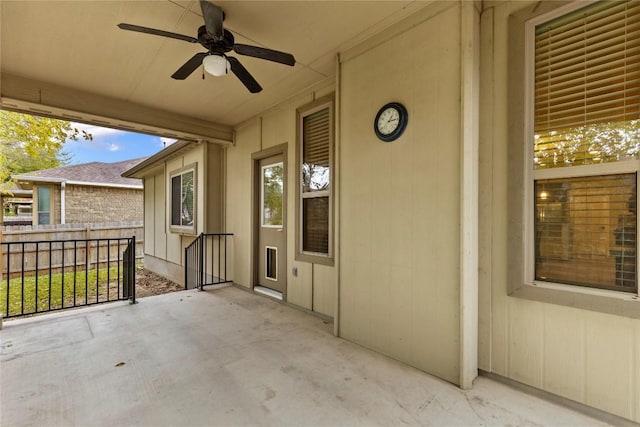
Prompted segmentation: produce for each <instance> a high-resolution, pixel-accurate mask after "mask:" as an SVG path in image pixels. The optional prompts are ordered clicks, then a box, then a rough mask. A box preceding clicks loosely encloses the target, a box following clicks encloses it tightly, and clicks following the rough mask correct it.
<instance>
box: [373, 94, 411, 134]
mask: <svg viewBox="0 0 640 427" xmlns="http://www.w3.org/2000/svg"><path fill="white" fill-rule="evenodd" d="M407 120H408V114H407V109H406V108H405V107H404V105H402V104H400V103H398V102H390V103H388V104H386V105H384V106H383V107H382V108H381V109H380V110H379V111H378V114H377V115H376V118H375V120H374V121H373V130H374V132H375V133H376V136H377V137H378V139H379V140H380V141H384V142H391V141H395V140H396V139H398V138H399V137H400V135H402V133H403V132H404V130H405V128H406V127H407Z"/></svg>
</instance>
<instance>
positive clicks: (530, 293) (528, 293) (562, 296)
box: [509, 282, 640, 319]
mask: <svg viewBox="0 0 640 427" xmlns="http://www.w3.org/2000/svg"><path fill="white" fill-rule="evenodd" d="M509 295H510V296H512V297H516V298H522V299H528V300H533V301H538V302H543V303H548V304H556V305H562V306H567V307H572V308H577V309H582V310H590V311H596V312H599V313H605V314H613V315H616V316H622V317H629V318H632V319H640V298H639V297H638V295H637V294H629V293H625V292H616V291H608V290H604V289H594V288H581V287H575V286H569V285H561V284H555V283H546V282H545V283H541V282H533V283H530V284H525V285H524V286H521V287H519V288H518V289H515V290H513V291H512V292H511V293H510V294H509Z"/></svg>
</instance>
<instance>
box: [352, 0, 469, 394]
mask: <svg viewBox="0 0 640 427" xmlns="http://www.w3.org/2000/svg"><path fill="white" fill-rule="evenodd" d="M436 7H437V9H438V10H436V9H431V10H430V11H429V12H430V13H427V14H423V15H424V19H423V20H422V21H421V22H418V23H416V24H415V25H411V26H409V27H408V28H407V29H406V30H405V31H402V32H400V33H399V34H398V35H397V36H395V37H392V38H390V39H386V40H384V41H383V42H381V43H379V44H375V45H374V47H372V48H370V49H368V50H365V51H363V52H362V53H360V54H358V55H357V56H355V57H353V58H349V57H347V59H346V61H345V62H344V63H343V64H342V66H341V86H340V87H341V96H340V99H341V102H342V103H341V105H340V109H341V116H340V121H341V128H342V134H341V135H340V144H341V148H340V157H341V159H340V162H341V169H340V173H341V189H340V191H341V198H340V204H341V208H340V229H341V234H340V240H341V248H340V269H341V273H340V334H341V335H342V336H343V337H345V338H347V339H349V340H352V341H355V342H357V343H360V344H362V345H364V346H366V347H369V348H372V349H374V350H377V351H379V352H382V353H384V354H387V355H390V356H392V357H394V358H397V359H399V360H402V361H405V362H407V363H410V364H412V365H414V366H416V367H418V368H420V369H423V370H425V371H427V372H430V373H433V374H435V375H437V376H439V377H441V378H444V379H446V380H448V381H451V382H453V383H458V382H459V359H460V344H459V341H460V319H459V298H460V294H459V287H460V262H459V259H460V240H459V235H460V156H461V153H460V143H461V142H460V141H461V136H460V127H461V122H460V117H461V111H460V98H461V92H460V87H461V86H460V84H461V80H460V68H461V63H460V55H461V50H460V19H461V8H460V6H459V4H457V3H446V4H439V5H436ZM443 8H444V9H445V10H441V9H443ZM434 14H435V16H434ZM360 50H362V49H360ZM382 59H383V60H382ZM390 101H399V102H402V103H403V104H404V105H405V106H406V107H407V109H408V111H409V123H408V127H407V130H406V131H405V134H404V135H403V136H402V137H401V138H400V139H398V140H397V141H395V142H392V143H389V144H385V143H382V142H380V141H379V140H377V138H376V137H375V135H374V133H373V129H372V127H373V119H374V117H375V115H376V112H377V111H378V109H379V108H380V107H381V106H382V105H383V104H385V103H387V102H390Z"/></svg>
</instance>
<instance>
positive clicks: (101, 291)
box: [0, 236, 136, 318]
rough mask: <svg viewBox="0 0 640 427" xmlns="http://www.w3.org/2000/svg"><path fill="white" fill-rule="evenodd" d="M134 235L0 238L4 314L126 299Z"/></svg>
mask: <svg viewBox="0 0 640 427" xmlns="http://www.w3.org/2000/svg"><path fill="white" fill-rule="evenodd" d="M135 248H136V238H135V236H134V237H128V238H115V239H111V238H109V239H86V240H43V241H32V242H1V243H0V249H1V251H0V258H1V259H2V262H1V263H0V264H1V266H2V268H1V269H0V273H1V276H0V277H1V279H0V314H2V316H3V317H5V318H10V317H17V316H24V315H28V314H36V313H44V312H49V311H56V310H62V309H66V308H72V307H80V306H86V305H94V304H100V303H105V302H110V301H118V300H127V299H128V300H131V302H132V303H135V298H136V291H135V266H136V256H135Z"/></svg>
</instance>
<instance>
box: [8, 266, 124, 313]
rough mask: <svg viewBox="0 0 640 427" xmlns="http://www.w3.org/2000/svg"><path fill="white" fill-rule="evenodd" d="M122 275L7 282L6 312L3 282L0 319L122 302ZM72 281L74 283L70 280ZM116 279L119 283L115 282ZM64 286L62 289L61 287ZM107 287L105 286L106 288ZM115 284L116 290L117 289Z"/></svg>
mask: <svg viewBox="0 0 640 427" xmlns="http://www.w3.org/2000/svg"><path fill="white" fill-rule="evenodd" d="M122 276H123V271H122V267H120V277H118V267H111V268H108V269H107V268H106V267H105V268H101V269H99V270H95V269H94V270H89V271H88V274H87V272H86V271H84V270H81V271H80V270H79V271H76V272H75V273H74V272H67V273H64V274H62V273H54V274H52V275H51V276H49V275H48V274H45V275H40V276H30V277H25V278H24V291H23V286H22V278H20V277H16V278H13V279H10V280H9V311H7V279H6V278H5V279H3V280H2V281H1V282H0V313H2V315H3V316H5V317H8V316H15V315H20V314H21V313H24V314H31V313H36V312H41V311H48V310H55V309H59V308H66V307H73V306H74V305H85V304H95V303H97V302H105V301H114V300H117V299H119V298H122V287H123V277H122ZM74 278H75V280H74ZM118 279H119V280H118ZM63 282H64V286H63ZM108 283H109V286H107V284H108ZM118 283H119V286H118Z"/></svg>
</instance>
